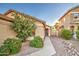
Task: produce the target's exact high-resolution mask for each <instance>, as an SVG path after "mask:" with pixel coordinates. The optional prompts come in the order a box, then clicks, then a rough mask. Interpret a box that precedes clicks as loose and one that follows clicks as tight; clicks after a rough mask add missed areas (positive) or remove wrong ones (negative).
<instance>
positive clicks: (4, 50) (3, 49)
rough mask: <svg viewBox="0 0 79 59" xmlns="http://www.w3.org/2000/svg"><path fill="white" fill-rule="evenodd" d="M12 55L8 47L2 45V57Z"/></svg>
mask: <svg viewBox="0 0 79 59" xmlns="http://www.w3.org/2000/svg"><path fill="white" fill-rule="evenodd" d="M9 54H10V50H9V48H8V47H7V45H2V46H1V47H0V56H7V55H9Z"/></svg>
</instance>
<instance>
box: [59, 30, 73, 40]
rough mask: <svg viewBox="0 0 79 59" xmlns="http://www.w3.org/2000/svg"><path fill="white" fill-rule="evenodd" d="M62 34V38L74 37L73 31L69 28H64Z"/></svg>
mask: <svg viewBox="0 0 79 59" xmlns="http://www.w3.org/2000/svg"><path fill="white" fill-rule="evenodd" d="M60 35H61V37H62V38H64V39H66V40H69V39H71V37H72V32H71V31H70V30H68V29H62V30H61V34H60Z"/></svg>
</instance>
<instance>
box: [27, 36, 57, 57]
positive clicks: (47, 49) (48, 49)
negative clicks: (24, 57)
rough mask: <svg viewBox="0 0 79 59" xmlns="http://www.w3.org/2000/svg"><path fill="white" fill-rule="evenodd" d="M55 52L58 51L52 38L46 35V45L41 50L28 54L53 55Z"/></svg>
mask: <svg viewBox="0 0 79 59" xmlns="http://www.w3.org/2000/svg"><path fill="white" fill-rule="evenodd" d="M55 53H56V51H55V49H54V47H53V44H52V43H51V41H50V38H49V37H46V38H45V41H44V47H43V48H41V49H40V50H39V51H36V52H33V53H31V54H29V55H28V56H52V55H54V54H55Z"/></svg>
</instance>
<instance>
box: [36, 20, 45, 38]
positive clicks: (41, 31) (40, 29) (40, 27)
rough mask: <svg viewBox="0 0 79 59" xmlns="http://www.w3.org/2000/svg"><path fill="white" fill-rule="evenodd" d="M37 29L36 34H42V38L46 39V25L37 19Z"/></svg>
mask: <svg viewBox="0 0 79 59" xmlns="http://www.w3.org/2000/svg"><path fill="white" fill-rule="evenodd" d="M35 24H36V30H35V36H40V37H41V38H43V39H44V36H45V27H44V25H43V24H42V23H40V22H38V21H36V22H35Z"/></svg>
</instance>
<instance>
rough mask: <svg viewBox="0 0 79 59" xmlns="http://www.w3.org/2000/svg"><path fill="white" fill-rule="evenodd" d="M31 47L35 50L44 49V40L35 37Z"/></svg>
mask: <svg viewBox="0 0 79 59" xmlns="http://www.w3.org/2000/svg"><path fill="white" fill-rule="evenodd" d="M30 46H31V47H35V48H42V47H43V41H42V38H41V37H39V36H35V37H34V39H33V40H32V41H31V42H30Z"/></svg>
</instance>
